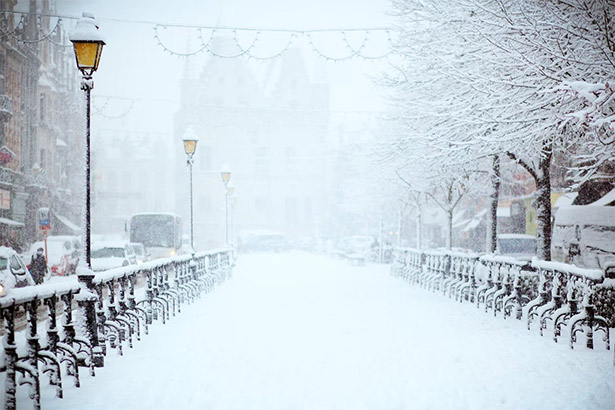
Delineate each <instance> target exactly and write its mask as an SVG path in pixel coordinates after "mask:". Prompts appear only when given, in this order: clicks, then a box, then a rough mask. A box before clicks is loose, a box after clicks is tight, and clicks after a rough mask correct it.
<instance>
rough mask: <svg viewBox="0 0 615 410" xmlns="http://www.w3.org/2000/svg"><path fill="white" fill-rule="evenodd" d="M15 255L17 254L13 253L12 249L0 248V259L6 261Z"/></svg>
mask: <svg viewBox="0 0 615 410" xmlns="http://www.w3.org/2000/svg"><path fill="white" fill-rule="evenodd" d="M15 253H17V252H15V250H14V249H12V248H8V247H6V246H0V258H7V259H8V258H10V257H11V255H14V254H15Z"/></svg>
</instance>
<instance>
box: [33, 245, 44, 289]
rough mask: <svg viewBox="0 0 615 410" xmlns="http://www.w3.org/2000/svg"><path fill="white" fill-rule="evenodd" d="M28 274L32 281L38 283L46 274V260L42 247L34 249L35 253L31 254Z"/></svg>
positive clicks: (41, 281)
mask: <svg viewBox="0 0 615 410" xmlns="http://www.w3.org/2000/svg"><path fill="white" fill-rule="evenodd" d="M30 274H31V275H32V279H34V283H36V284H37V285H40V284H41V283H43V280H44V279H45V275H46V274H47V261H46V260H45V251H44V250H43V248H38V249H37V250H36V255H32V261H31V262H30Z"/></svg>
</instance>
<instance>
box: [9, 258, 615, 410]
mask: <svg viewBox="0 0 615 410" xmlns="http://www.w3.org/2000/svg"><path fill="white" fill-rule="evenodd" d="M82 375H83V376H82V387H81V388H80V389H76V388H73V387H69V388H67V389H66V391H65V398H64V399H62V400H60V399H55V398H53V397H51V390H50V389H48V388H45V389H44V391H43V393H44V398H43V408H44V409H75V410H82V409H86V408H87V409H90V410H93V409H117V410H119V409H165V410H167V409H223V410H227V409H267V410H274V409H353V410H358V409H448V408H450V409H542V408H544V409H558V410H561V409H569V408H571V409H613V408H615V382H614V380H615V367H614V366H613V364H612V353H610V352H606V351H604V350H603V349H602V347H600V350H597V351H588V350H586V349H585V348H583V347H582V346H579V347H577V350H575V351H571V350H570V349H569V348H568V347H567V345H566V344H565V343H560V344H555V343H553V342H552V340H550V338H549V337H545V338H541V337H540V336H539V335H538V334H537V333H536V332H533V331H532V332H528V331H527V330H525V328H524V326H523V325H522V324H521V323H520V322H517V321H511V320H507V321H504V320H502V319H501V318H493V316H492V315H488V314H485V313H484V312H482V311H479V310H477V309H476V307H474V306H471V305H469V304H463V305H459V304H456V303H455V302H453V301H452V300H450V299H448V298H445V297H443V296H440V295H434V294H432V293H429V292H427V291H425V290H422V289H420V288H417V287H413V286H410V285H407V284H404V283H402V282H401V281H399V280H398V279H394V278H392V277H390V276H389V274H388V266H367V267H351V266H348V265H347V264H345V263H344V262H343V261H336V260H331V259H329V258H326V257H321V256H313V255H307V254H302V253H287V254H277V255H268V254H251V255H245V256H242V257H241V259H240V260H239V261H238V265H237V267H236V269H235V272H234V277H233V278H232V279H231V280H230V281H227V282H226V283H224V284H223V285H222V286H221V287H219V288H218V289H216V290H215V291H214V292H213V293H211V294H209V295H206V296H205V297H204V298H202V299H201V300H200V301H199V302H197V303H195V304H193V305H190V306H185V308H184V311H183V312H182V313H181V314H180V315H179V316H178V317H176V318H174V319H172V320H171V321H170V322H168V323H167V325H164V326H162V325H155V326H154V327H153V328H152V329H151V332H150V335H149V336H146V337H144V338H143V340H142V341H141V342H139V343H137V345H136V347H135V348H134V349H132V350H126V353H125V356H124V357H118V356H117V355H116V354H115V353H114V352H111V353H110V354H109V355H108V356H107V358H106V366H105V367H104V368H101V369H98V371H97V376H96V377H95V378H91V377H89V376H88V375H87V374H86V372H85V371H83V370H82ZM67 384H68V383H67ZM20 390H23V389H20ZM24 404H25V403H24Z"/></svg>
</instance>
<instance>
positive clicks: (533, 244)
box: [496, 233, 538, 261]
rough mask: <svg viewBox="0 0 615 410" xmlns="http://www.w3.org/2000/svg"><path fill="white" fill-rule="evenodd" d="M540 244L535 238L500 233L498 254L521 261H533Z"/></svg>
mask: <svg viewBox="0 0 615 410" xmlns="http://www.w3.org/2000/svg"><path fill="white" fill-rule="evenodd" d="M537 250H538V242H537V240H536V237H535V236H532V235H525V234H520V233H500V234H498V236H497V241H496V253H497V254H499V255H506V256H512V257H513V258H516V259H519V260H527V261H529V260H532V258H533V257H534V256H536V253H537Z"/></svg>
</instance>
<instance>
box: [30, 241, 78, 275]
mask: <svg viewBox="0 0 615 410" xmlns="http://www.w3.org/2000/svg"><path fill="white" fill-rule="evenodd" d="M80 246H81V244H80V241H79V237H77V236H69V235H59V236H48V237H47V266H48V267H49V269H50V270H51V274H52V275H59V276H63V275H69V274H71V273H74V272H71V268H74V267H76V266H77V262H78V259H79V248H80ZM38 248H43V249H45V242H44V241H38V242H34V243H33V244H32V245H31V246H30V250H29V251H28V253H27V254H26V255H25V262H26V263H28V264H30V263H31V261H32V257H33V256H34V255H36V250H37V249H38Z"/></svg>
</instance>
